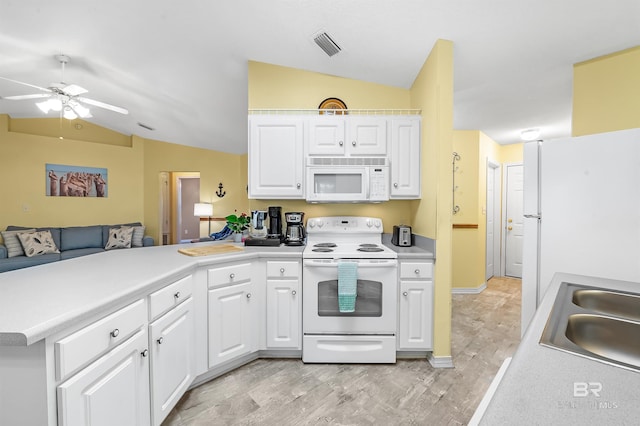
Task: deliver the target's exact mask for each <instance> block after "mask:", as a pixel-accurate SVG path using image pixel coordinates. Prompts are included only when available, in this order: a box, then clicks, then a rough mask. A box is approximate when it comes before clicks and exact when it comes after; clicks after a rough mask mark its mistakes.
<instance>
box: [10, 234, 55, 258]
mask: <svg viewBox="0 0 640 426" xmlns="http://www.w3.org/2000/svg"><path fill="white" fill-rule="evenodd" d="M18 238H19V239H20V243H22V248H23V249H24V254H26V255H27V257H33V256H40V255H43V254H48V253H60V250H58V247H56V243H55V241H53V236H52V235H51V231H37V232H24V231H23V232H18Z"/></svg>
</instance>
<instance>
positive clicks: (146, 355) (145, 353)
mask: <svg viewBox="0 0 640 426" xmlns="http://www.w3.org/2000/svg"><path fill="white" fill-rule="evenodd" d="M140 355H142V357H143V358H146V357H148V356H149V349H145V350H144V351H142V352H140Z"/></svg>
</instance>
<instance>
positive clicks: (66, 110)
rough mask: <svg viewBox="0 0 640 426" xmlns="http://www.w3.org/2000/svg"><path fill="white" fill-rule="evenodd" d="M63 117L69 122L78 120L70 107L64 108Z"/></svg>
mask: <svg viewBox="0 0 640 426" xmlns="http://www.w3.org/2000/svg"><path fill="white" fill-rule="evenodd" d="M62 116H63V117H64V118H66V119H67V120H75V119H76V118H78V115H77V114H76V113H75V112H74V111H73V108H71V107H70V106H68V105H67V106H66V107H64V112H63V113H62Z"/></svg>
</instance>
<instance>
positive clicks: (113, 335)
mask: <svg viewBox="0 0 640 426" xmlns="http://www.w3.org/2000/svg"><path fill="white" fill-rule="evenodd" d="M118 334H120V330H118V329H117V328H114V329H113V331H112V332H111V337H118Z"/></svg>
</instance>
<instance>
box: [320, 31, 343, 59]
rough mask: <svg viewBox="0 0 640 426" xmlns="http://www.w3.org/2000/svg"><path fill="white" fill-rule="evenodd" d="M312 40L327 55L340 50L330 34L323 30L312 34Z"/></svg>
mask: <svg viewBox="0 0 640 426" xmlns="http://www.w3.org/2000/svg"><path fill="white" fill-rule="evenodd" d="M313 41H315V42H316V44H317V45H318V46H320V49H322V50H324V53H326V54H327V55H329V56H333V55H335V54H336V53H338V52H340V51H341V50H342V49H341V48H340V46H338V45H337V44H336V42H335V41H333V39H332V38H331V36H329V34H327V33H326V32H324V31H323V32H321V33H318V34H316V35H315V36H313Z"/></svg>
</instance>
